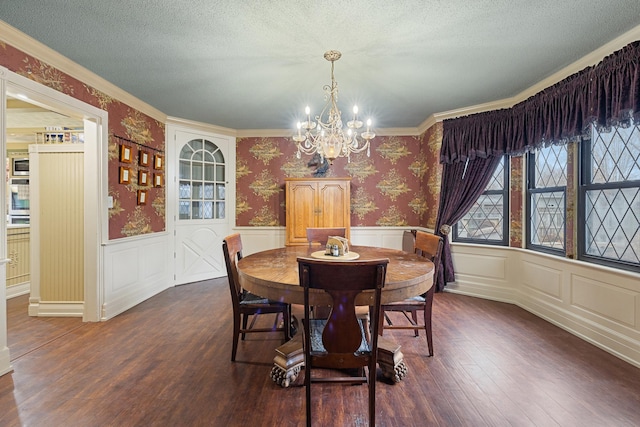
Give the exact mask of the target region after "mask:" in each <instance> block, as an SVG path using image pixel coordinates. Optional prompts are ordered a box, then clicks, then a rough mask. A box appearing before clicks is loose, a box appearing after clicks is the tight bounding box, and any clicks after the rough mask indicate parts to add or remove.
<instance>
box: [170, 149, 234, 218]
mask: <svg viewBox="0 0 640 427" xmlns="http://www.w3.org/2000/svg"><path fill="white" fill-rule="evenodd" d="M225 167H226V166H225V163H224V156H223V155H222V152H221V151H220V149H219V148H218V147H217V146H216V145H215V144H214V143H213V142H211V141H207V140H202V139H194V140H191V141H189V142H188V143H187V144H186V145H185V146H184V147H183V148H182V150H181V151H180V167H179V173H180V184H179V201H178V211H179V218H180V219H185V220H189V219H224V217H225V204H224V203H217V201H218V200H224V198H225V188H226V183H225V181H224V176H225Z"/></svg>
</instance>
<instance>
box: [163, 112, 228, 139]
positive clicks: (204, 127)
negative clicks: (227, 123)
mask: <svg viewBox="0 0 640 427" xmlns="http://www.w3.org/2000/svg"><path fill="white" fill-rule="evenodd" d="M166 124H167V125H176V126H183V127H188V128H189V129H194V130H200V131H203V132H211V133H217V134H220V135H227V136H232V137H237V136H238V135H237V134H238V131H236V130H235V129H230V128H225V127H222V126H216V125H210V124H208V123H203V122H197V121H194V120H187V119H181V118H179V117H171V116H167V120H166Z"/></svg>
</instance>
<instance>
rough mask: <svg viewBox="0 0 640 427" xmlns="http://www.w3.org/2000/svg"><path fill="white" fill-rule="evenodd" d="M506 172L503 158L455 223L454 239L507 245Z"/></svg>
mask: <svg viewBox="0 0 640 427" xmlns="http://www.w3.org/2000/svg"><path fill="white" fill-rule="evenodd" d="M505 172H506V171H505V158H504V157H503V158H502V160H501V162H500V163H499V164H498V166H497V167H496V170H495V171H494V173H493V175H492V176H491V180H490V181H489V183H488V184H487V187H486V190H485V191H484V193H483V194H482V195H480V197H479V198H478V200H477V201H476V202H475V203H474V204H473V206H472V207H471V209H469V212H467V213H466V214H465V216H463V217H462V219H461V220H460V221H458V223H457V224H456V225H455V227H454V235H453V239H454V240H455V241H466V242H477V243H492V244H506V237H507V236H506V234H507V231H506V230H507V224H506V223H505V218H506V217H507V202H506V200H508V199H507V195H508V186H506V180H507V175H506V173H505Z"/></svg>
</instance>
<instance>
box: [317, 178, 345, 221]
mask: <svg viewBox="0 0 640 427" xmlns="http://www.w3.org/2000/svg"><path fill="white" fill-rule="evenodd" d="M318 186H319V188H318V197H319V200H318V206H320V209H321V213H320V215H319V216H318V219H319V223H318V227H347V228H348V227H349V194H348V192H349V190H348V188H349V187H348V185H345V184H344V183H341V182H336V183H331V182H329V183H324V182H323V183H319V185H318Z"/></svg>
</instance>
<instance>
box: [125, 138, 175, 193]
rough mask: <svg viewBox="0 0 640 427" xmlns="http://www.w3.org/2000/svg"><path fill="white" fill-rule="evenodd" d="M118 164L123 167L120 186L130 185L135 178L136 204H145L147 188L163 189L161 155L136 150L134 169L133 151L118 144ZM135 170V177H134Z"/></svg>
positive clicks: (144, 150)
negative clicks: (135, 165)
mask: <svg viewBox="0 0 640 427" xmlns="http://www.w3.org/2000/svg"><path fill="white" fill-rule="evenodd" d="M119 158H120V162H121V163H124V165H121V166H120V169H119V172H120V173H119V179H118V182H119V183H120V184H125V185H127V184H131V183H133V180H134V179H136V178H137V183H136V184H137V187H138V190H137V204H138V205H146V204H147V191H148V188H151V187H155V188H162V187H164V155H163V154H162V153H153V154H152V152H151V151H150V150H148V149H144V148H141V149H139V150H138V159H137V162H138V164H137V168H136V167H134V151H133V149H132V148H131V147H130V146H129V145H125V144H120V148H119ZM135 169H137V176H136V175H135Z"/></svg>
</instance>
